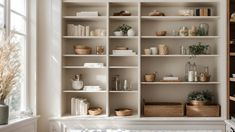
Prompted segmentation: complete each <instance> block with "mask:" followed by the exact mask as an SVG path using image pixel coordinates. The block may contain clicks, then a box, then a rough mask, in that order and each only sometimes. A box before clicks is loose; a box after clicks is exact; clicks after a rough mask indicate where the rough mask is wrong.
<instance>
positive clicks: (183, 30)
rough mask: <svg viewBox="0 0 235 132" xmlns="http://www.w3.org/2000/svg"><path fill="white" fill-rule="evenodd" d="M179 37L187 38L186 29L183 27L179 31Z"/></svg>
mask: <svg viewBox="0 0 235 132" xmlns="http://www.w3.org/2000/svg"><path fill="white" fill-rule="evenodd" d="M179 35H180V36H188V28H187V27H185V26H183V27H181V28H180V30H179Z"/></svg>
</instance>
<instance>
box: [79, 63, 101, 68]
mask: <svg viewBox="0 0 235 132" xmlns="http://www.w3.org/2000/svg"><path fill="white" fill-rule="evenodd" d="M83 66H84V67H87V68H102V67H104V63H84V65H83Z"/></svg>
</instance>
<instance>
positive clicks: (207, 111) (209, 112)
mask: <svg viewBox="0 0 235 132" xmlns="http://www.w3.org/2000/svg"><path fill="white" fill-rule="evenodd" d="M186 116H189V117H218V116H220V106H219V105H202V106H194V105H190V104H187V105H186Z"/></svg>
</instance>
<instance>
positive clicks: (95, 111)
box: [88, 107, 103, 116]
mask: <svg viewBox="0 0 235 132" xmlns="http://www.w3.org/2000/svg"><path fill="white" fill-rule="evenodd" d="M102 112H103V110H102V108H101V107H91V108H89V110H88V113H89V115H93V116H96V115H100V114H101V113H102Z"/></svg>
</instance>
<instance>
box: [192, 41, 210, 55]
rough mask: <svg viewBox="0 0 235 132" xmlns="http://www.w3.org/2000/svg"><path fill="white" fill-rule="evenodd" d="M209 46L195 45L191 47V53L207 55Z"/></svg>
mask: <svg viewBox="0 0 235 132" xmlns="http://www.w3.org/2000/svg"><path fill="white" fill-rule="evenodd" d="M208 48H209V45H202V44H201V42H199V43H198V44H195V45H190V46H189V52H190V54H192V55H200V54H206V51H207V50H208Z"/></svg>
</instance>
